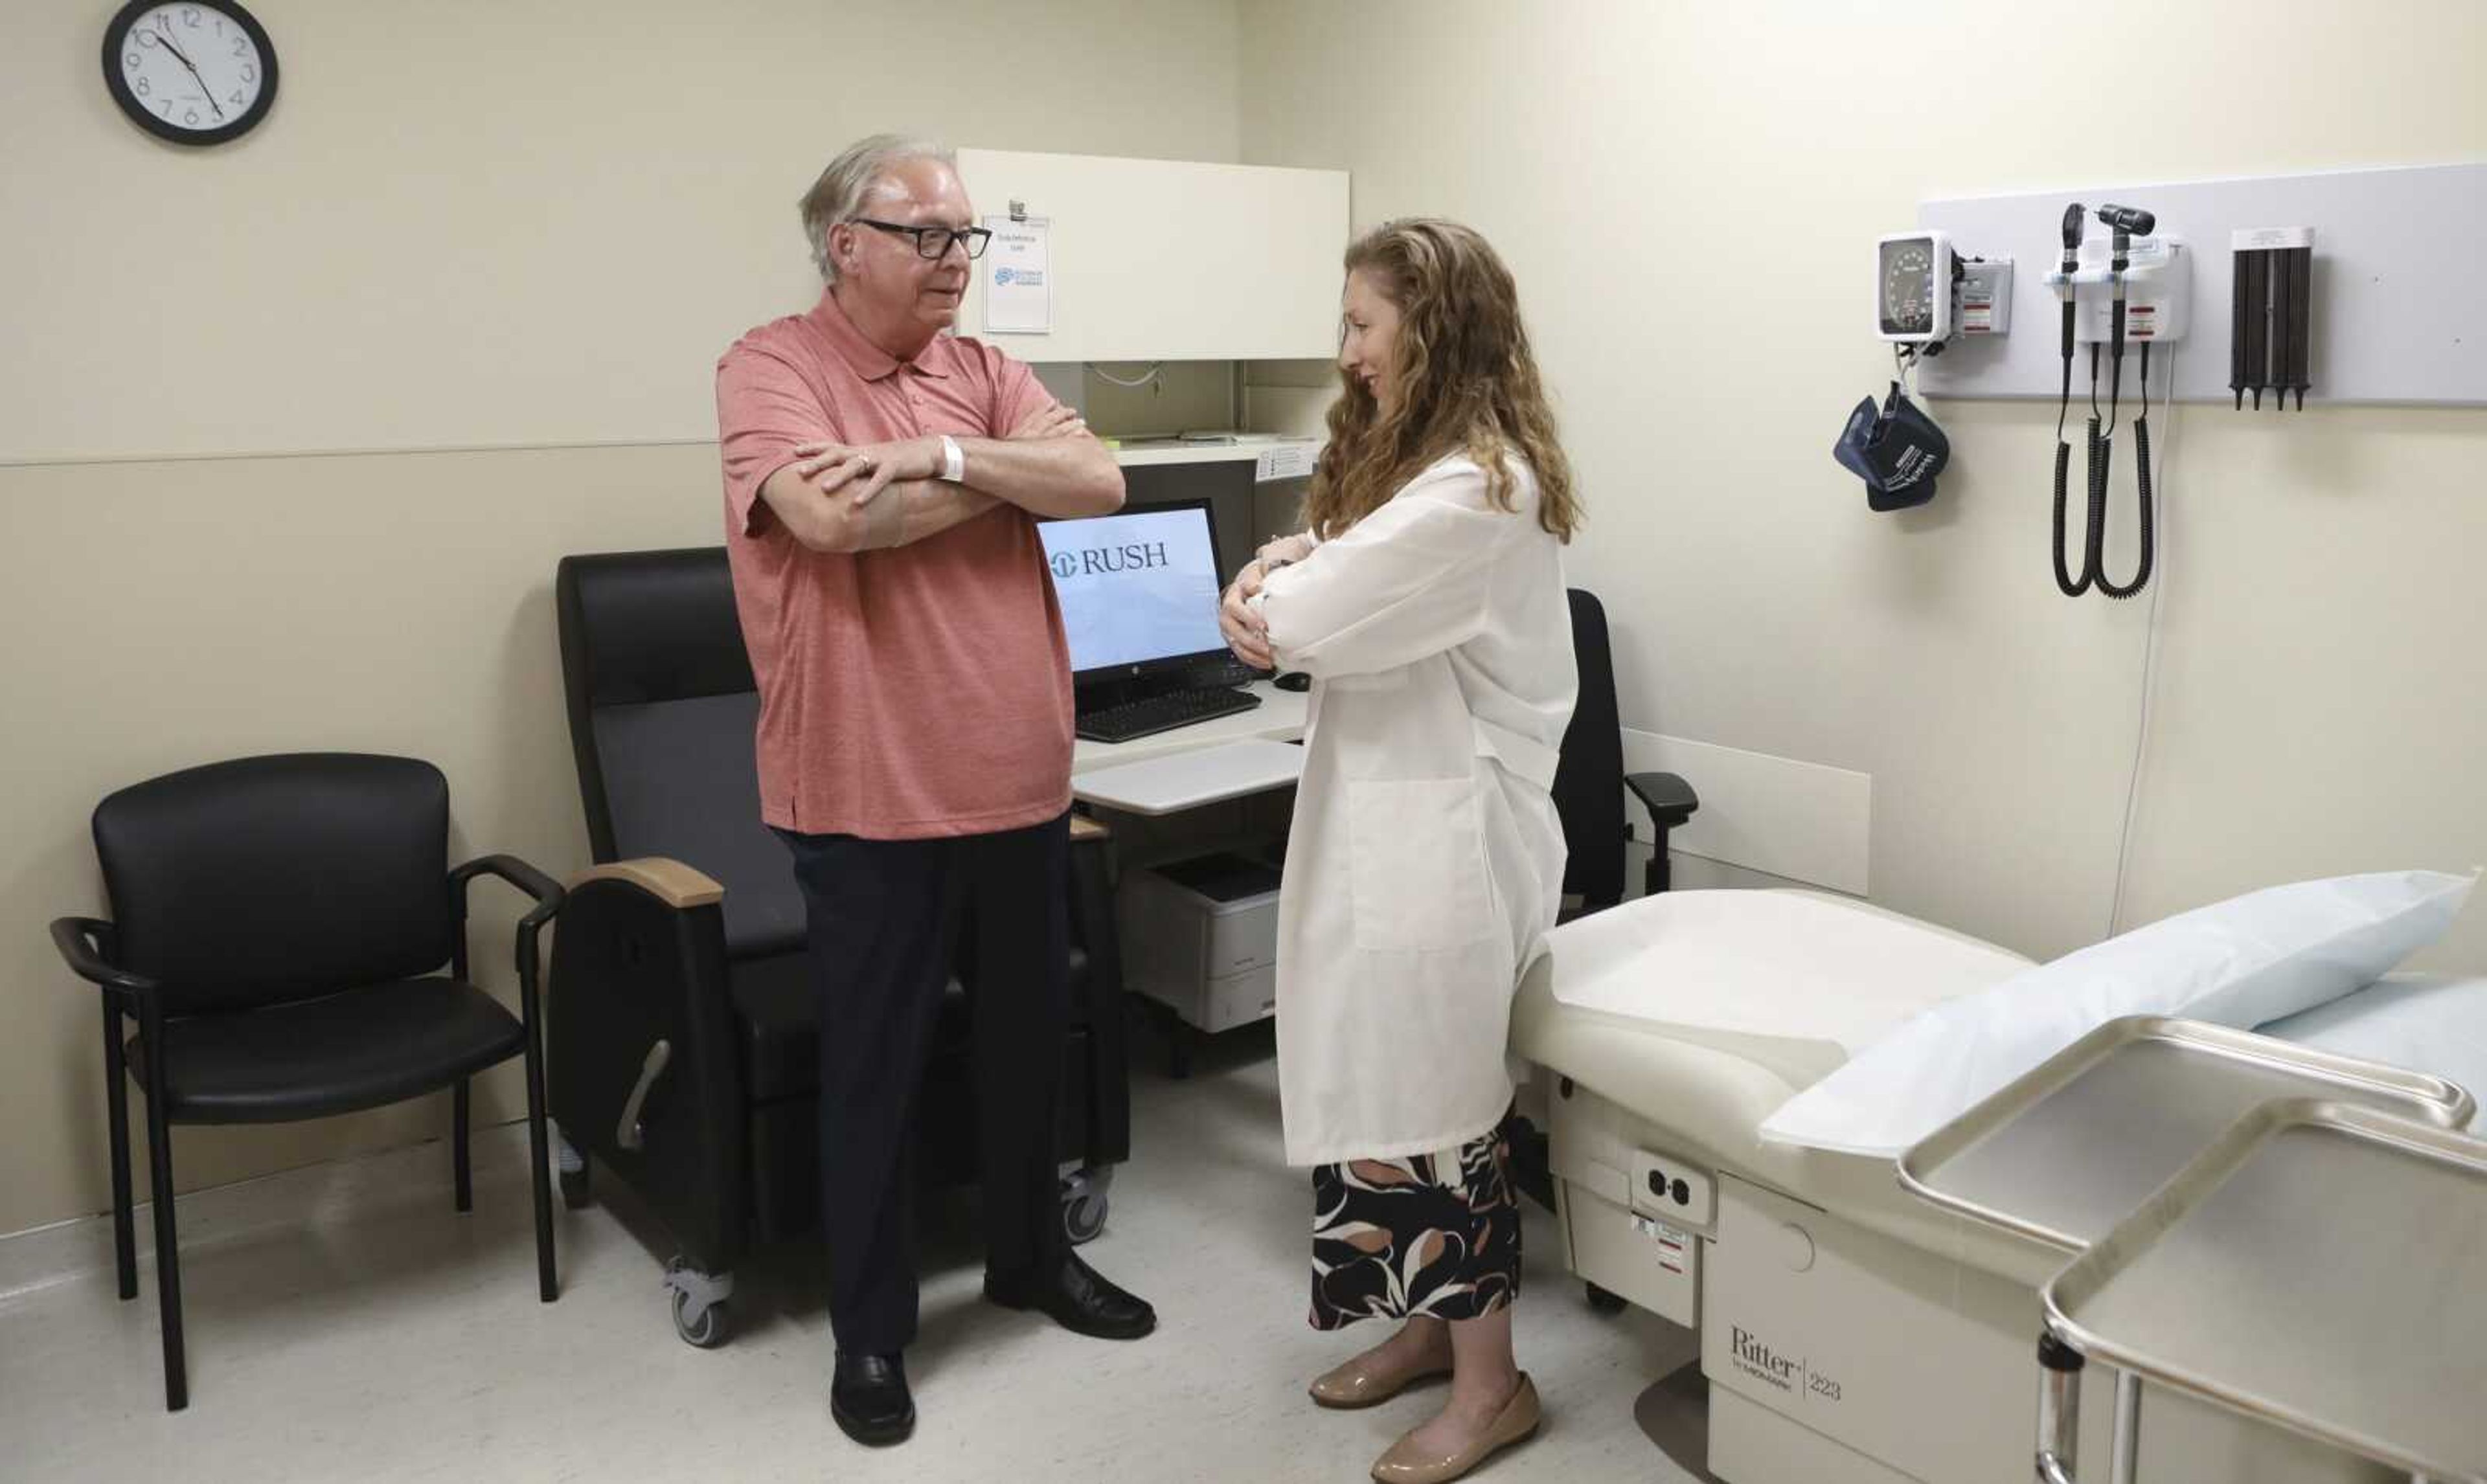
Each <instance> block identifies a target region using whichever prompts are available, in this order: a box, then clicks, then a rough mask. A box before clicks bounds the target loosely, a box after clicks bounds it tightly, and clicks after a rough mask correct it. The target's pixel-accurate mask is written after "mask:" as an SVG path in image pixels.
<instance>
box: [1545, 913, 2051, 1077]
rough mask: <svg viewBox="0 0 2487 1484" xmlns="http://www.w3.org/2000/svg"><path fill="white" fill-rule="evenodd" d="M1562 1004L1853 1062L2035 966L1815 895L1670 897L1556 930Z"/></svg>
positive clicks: (1552, 939) (1550, 941) (1553, 942)
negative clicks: (1774, 1042)
mask: <svg viewBox="0 0 2487 1484" xmlns="http://www.w3.org/2000/svg"><path fill="white" fill-rule="evenodd" d="M1547 948H1548V951H1549V953H1550V955H1551V960H1552V962H1551V970H1552V973H1551V986H1550V987H1551V990H1552V992H1553V995H1554V998H1555V999H1556V1000H1558V1001H1560V1002H1561V1003H1565V1004H1568V1005H1572V1006H1575V1007H1577V1008H1580V1009H1588V1010H1600V1011H1604V1012H1606V1013H1608V1014H1613V1015H1620V1016H1627V1017H1630V1018H1632V1019H1635V1020H1641V1021H1647V1022H1650V1023H1653V1024H1655V1025H1660V1026H1679V1027H1683V1028H1685V1029H1688V1030H1691V1031H1713V1032H1726V1033H1730V1034H1737V1035H1762V1036H1777V1037H1783V1038H1795V1039H1802V1040H1816V1041H1830V1042H1832V1043H1834V1044H1836V1045H1838V1046H1839V1047H1840V1048H1841V1049H1842V1050H1844V1051H1845V1052H1846V1053H1847V1054H1848V1055H1850V1056H1852V1057H1853V1056H1855V1055H1856V1054H1857V1053H1858V1052H1859V1051H1861V1050H1863V1049H1864V1048H1866V1047H1868V1046H1871V1045H1873V1044H1874V1043H1875V1042H1876V1041H1877V1040H1879V1039H1881V1038H1882V1037H1883V1036H1884V1035H1885V1034H1886V1032H1888V1031H1891V1030H1892V1029H1894V1028H1895V1027H1897V1026H1898V1025H1899V1024H1900V1023H1901V1022H1903V1021H1905V1020H1907V1019H1908V1018H1909V1017H1910V1016H1912V1015H1914V1014H1915V1013H1916V1012H1918V1011H1919V1010H1922V1009H1924V1008H1926V1007H1927V1006H1928V1005H1932V1004H1937V1003H1942V1001H1945V1000H1948V999H1951V998H1953V997H1954V996H1957V995H1965V994H1969V993H1971V992H1973V991H1976V990H1981V989H1984V988H1986V987H1988V986H1989V985H1992V984H1995V983H1997V982H1998V981H2000V980H2002V979H2005V978H2008V977H2010V976H2013V975H2015V974H2018V973H2020V972H2021V971H2023V970H2025V969H2026V968H2028V967H2029V962H2028V960H2026V959H2025V958H2022V957H2021V956H2020V955H2018V954H2016V953H2012V952H2009V951H2007V950H2005V949H2002V948H1996V947H1994V946H1993V945H1990V944H1984V943H1979V942H1977V941H1976V940H1974V939H1970V938H1965V937H1962V936H1960V935H1958V934H1955V933H1951V932H1948V931H1946V930H1944V929H1942V928H1939V927H1935V926H1932V925H1930V924H1927V923H1923V922H1917V921H1912V920H1910V919H1908V918H1903V917H1899V916H1897V915H1895V914H1890V913H1886V912H1883V911H1880V910H1878V909H1875V908H1873V907H1870V906H1866V905H1864V904H1861V903H1851V902H1847V901H1843V900H1841V899H1839V898H1836V897H1830V896H1825V895H1821V894H1818V893H1809V892H1778V891H1713V892H1669V893H1665V894H1663V895H1661V896H1655V897H1646V898H1643V899H1641V900H1639V901H1635V902H1628V903H1626V904H1625V905H1623V906H1621V907H1615V908H1610V909H1608V910H1607V911H1605V912H1599V913H1593V914H1591V915H1589V916H1588V917H1584V918H1580V919H1579V920H1577V921H1572V922H1568V923H1565V924H1564V925H1563V926H1561V927H1557V928H1555V929H1554V930H1553V931H1552V932H1551V933H1550V934H1548V935H1547Z"/></svg>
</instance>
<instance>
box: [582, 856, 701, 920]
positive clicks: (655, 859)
mask: <svg viewBox="0 0 2487 1484" xmlns="http://www.w3.org/2000/svg"><path fill="white" fill-rule="evenodd" d="M592 881H619V882H623V883H626V884H628V885H629V886H634V887H637V888H638V889H639V890H640V891H642V892H645V893H648V894H649V895H650V896H653V897H655V898H657V900H658V901H660V902H663V903H664V904H665V905H666V906H668V907H672V908H675V909H677V910H682V909H685V908H690V907H707V906H713V905H714V904H715V903H717V902H721V901H723V900H725V888H724V887H722V886H719V885H718V884H717V883H716V881H715V879H714V878H713V877H711V876H709V875H708V874H707V873H706V872H704V871H701V870H699V869H698V868H696V867H694V866H685V865H684V864H683V863H682V862H680V861H676V860H672V859H670V858H668V857H665V856H660V855H652V856H641V857H639V858H638V859H636V860H630V861H607V862H605V863H604V864H603V865H601V866H590V867H588V868H587V869H586V870H583V871H580V872H579V873H578V874H577V875H575V876H573V877H571V878H570V890H572V891H573V892H575V891H577V890H578V889H579V888H580V887H583V886H585V885H587V884H588V883H589V882H592Z"/></svg>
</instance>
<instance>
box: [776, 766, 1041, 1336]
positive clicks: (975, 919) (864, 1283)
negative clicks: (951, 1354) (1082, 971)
mask: <svg viewBox="0 0 2487 1484" xmlns="http://www.w3.org/2000/svg"><path fill="white" fill-rule="evenodd" d="M778 835H779V836H780V838H783V839H784V840H785V841H786V845H787V848H788V849H789V850H791V851H792V852H793V853H794V857H795V879H796V882H798V883H799V884H800V885H801V887H802V889H803V901H804V905H805V908H806V911H807V919H808V926H809V930H810V937H811V955H812V970H813V977H814V981H815V983H816V984H817V985H818V988H819V994H820V1005H821V1220H822V1225H823V1227H824V1234H825V1235H826V1237H827V1239H828V1245H829V1325H830V1328H831V1329H832V1330H833V1331H834V1332H835V1333H836V1335H837V1344H838V1349H839V1350H841V1351H844V1352H847V1353H849V1354H859V1355H888V1354H895V1353H896V1352H898V1351H901V1350H904V1349H905V1348H906V1347H907V1345H908V1342H909V1341H910V1340H912V1339H913V1338H914V1337H915V1321H916V1287H915V1242H914V1220H915V1210H914V1208H915V1189H914V1187H915V1164H916V1156H915V1147H914V1146H915V1139H914V1129H915V1113H916V1105H917V1101H918V1098H919V1094H920V1090H921V1088H922V1086H923V1083H924V1068H925V1064H926V1062H927V1060H928V1059H929V1058H930V1057H931V1054H932V1051H933V1037H934V1028H935V1025H936V1021H937V1019H938V1017H939V1014H940V1008H941V997H942V993H943V991H944V989H945V988H946V986H947V984H948V982H949V978H950V974H951V970H952V967H953V966H954V964H955V963H956V962H957V961H958V959H959V956H960V954H959V949H960V948H961V947H962V946H963V942H964V946H966V947H968V948H970V952H971V957H972V961H973V963H974V965H975V973H974V976H973V978H972V981H971V982H970V984H969V986H968V989H969V994H970V996H971V999H972V1005H971V1012H972V1013H971V1019H972V1021H973V1023H974V1028H975V1030H974V1038H975V1044H974V1047H973V1051H972V1057H973V1083H974V1087H975V1093H976V1102H977V1145H978V1151H977V1152H978V1165H979V1168H980V1171H981V1176H982V1184H983V1194H984V1214H985V1267H986V1271H988V1272H990V1273H1009V1272H1015V1271H1019V1270H1021V1269H1024V1268H1027V1267H1030V1266H1033V1265H1035V1264H1037V1263H1040V1262H1046V1261H1050V1260H1052V1259H1054V1258H1055V1257H1056V1256H1057V1255H1058V1254H1059V1252H1060V1251H1061V1250H1062V1216H1061V1206H1060V1197H1059V1195H1057V1194H1056V1174H1055V1169H1056V1164H1055V1150H1054V1127H1055V1123H1056V1113H1057V1111H1058V1108H1059V1105H1060V1102H1061V1097H1062V1086H1061V1084H1062V1042H1063V1037H1064V1035H1065V1034H1066V1032H1067V1030H1068V1022H1069V1018H1070V1013H1071V990H1070V921H1069V907H1068V903H1067V892H1068V887H1067V877H1068V874H1069V871H1070V852H1071V821H1070V816H1069V815H1068V814H1065V815H1063V816H1062V817H1060V818H1058V819H1053V820H1050V821H1048V822H1047V823H1045V824H1041V825H1036V826H1032V827H1030V828H1028V829H1023V830H1010V831H1005V832H1002V833H999V834H994V835H971V836H959V837H953V838H943V839H915V840H868V839H858V838H854V837H852V836H846V835H796V834H793V833H790V832H787V831H783V830H781V831H779V832H778ZM963 935H972V939H971V940H963Z"/></svg>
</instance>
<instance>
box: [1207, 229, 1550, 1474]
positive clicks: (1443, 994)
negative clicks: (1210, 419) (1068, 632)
mask: <svg viewBox="0 0 2487 1484" xmlns="http://www.w3.org/2000/svg"><path fill="white" fill-rule="evenodd" d="M1347 270H1348V272H1347V287H1346V290H1345V292H1344V294H1343V295H1342V307H1343V310H1344V319H1345V323H1344V326H1343V329H1342V338H1341V349H1340V355H1339V367H1340V370H1341V371H1342V372H1343V373H1344V374H1343V377H1342V379H1343V381H1344V383H1345V385H1344V387H1343V389H1342V391H1341V394H1340V397H1339V399H1338V401H1337V403H1336V405H1335V406H1334V407H1333V408H1332V409H1331V412H1330V415H1329V442H1328V446H1327V448H1326V449H1325V450H1324V451H1323V453H1322V456H1321V462H1320V464H1319V466H1318V468H1317V469H1316V471H1315V473H1314V475H1313V479H1312V485H1311V490H1310V492H1309V494H1308V495H1307V497H1306V500H1305V526H1306V530H1305V531H1304V533H1303V534H1301V535H1299V536H1289V537H1286V538H1285V539H1283V540H1277V541H1272V542H1271V543H1270V545H1268V546H1266V547H1264V548H1263V549H1262V551H1261V554H1260V556H1259V557H1258V558H1256V559H1255V560H1254V561H1253V562H1252V563H1251V564H1249V565H1247V566H1246V567H1245V568H1244V570H1243V571H1242V572H1241V573H1240V574H1239V575H1238V576H1237V578H1236V580H1235V584H1234V586H1233V587H1231V588H1229V589H1228V590H1227V592H1226V595H1225V599H1224V602H1223V604H1222V606H1221V613H1220V617H1221V621H1222V622H1223V624H1224V627H1225V632H1226V637H1227V639H1228V641H1229V642H1230V643H1231V644H1232V645H1233V646H1235V649H1236V652H1237V653H1238V654H1239V655H1241V656H1242V657H1243V658H1244V660H1245V661H1246V662H1248V663H1252V664H1255V665H1262V666H1268V665H1271V664H1274V665H1275V666H1276V667H1277V668H1279V669H1282V670H1290V671H1297V672H1300V673H1306V674H1309V675H1310V676H1311V677H1312V680H1313V685H1312V693H1311V698H1310V711H1309V713H1308V724H1307V729H1306V733H1305V739H1304V750H1305V757H1304V768H1303V778H1302V782H1301V783H1300V784H1299V788H1298V790H1297V794H1296V811H1295V822H1294V827H1293V829H1292V831H1291V832H1290V836H1289V840H1288V845H1287V862H1286V874H1285V885H1284V887H1283V889H1282V890H1281V892H1280V893H1279V899H1278V903H1279V904H1278V1076H1279V1095H1280V1103H1281V1107H1282V1111H1283V1114H1284V1118H1285V1123H1286V1143H1287V1157H1288V1161H1289V1163H1291V1164H1298V1165H1311V1166H1314V1167H1316V1168H1315V1170H1314V1179H1313V1185H1314V1200H1315V1210H1314V1242H1313V1285H1312V1286H1313V1313H1312V1319H1313V1323H1314V1325H1315V1326H1316V1327H1317V1328H1320V1329H1325V1330H1327V1329H1334V1328H1337V1327H1340V1326H1343V1325H1346V1324H1350V1323H1353V1322H1355V1321H1356V1320H1358V1319H1366V1318H1386V1319H1394V1320H1399V1321H1402V1326H1401V1328H1400V1329H1399V1330H1398V1332H1397V1333H1394V1334H1393V1335H1392V1336H1391V1337H1390V1338H1389V1339H1387V1340H1385V1341H1383V1343H1381V1344H1379V1345H1377V1346H1375V1347H1374V1348H1372V1349H1370V1350H1368V1351H1365V1352H1364V1353H1363V1354H1361V1355H1358V1356H1356V1357H1355V1359H1353V1360H1348V1361H1347V1362H1346V1363H1344V1364H1342V1365H1340V1366H1339V1367H1338V1368H1336V1369H1335V1370H1332V1371H1331V1372H1329V1373H1328V1374H1327V1375H1325V1376H1323V1377H1322V1378H1321V1379H1320V1380H1319V1381H1317V1382H1315V1383H1314V1385H1313V1397H1314V1399H1315V1400H1316V1401H1319V1402H1321V1403H1323V1404H1324V1405H1326V1406H1333V1407H1355V1406H1368V1405H1371V1404H1373V1403H1375V1402H1379V1401H1383V1400H1386V1399H1388V1398H1389V1397H1391V1396H1393V1395H1395V1394H1397V1393H1398V1392H1399V1391H1400V1390H1401V1389H1403V1388H1406V1387H1407V1386H1409V1385H1411V1383H1413V1382H1415V1381H1419V1380H1424V1379H1428V1378H1432V1377H1438V1376H1440V1375H1442V1374H1443V1373H1445V1372H1448V1373H1449V1374H1450V1376H1451V1388H1450V1398H1449V1401H1448V1403H1447V1404H1446V1405H1445V1407H1444V1408H1443V1410H1442V1412H1441V1414H1440V1415H1438V1416H1436V1417H1435V1418H1433V1419H1432V1420H1431V1421H1429V1422H1427V1423H1426V1424H1425V1425H1423V1426H1422V1427H1419V1428H1417V1429H1416V1430H1414V1431H1413V1432H1411V1433H1410V1434H1409V1435H1408V1436H1407V1437H1405V1438H1403V1439H1401V1440H1400V1442H1399V1443H1397V1444H1396V1445H1395V1446H1393V1447H1392V1448H1391V1449H1390V1451H1389V1452H1388V1453H1386V1454H1384V1455H1383V1458H1382V1460H1381V1461H1380V1462H1379V1463H1377V1464H1376V1465H1375V1466H1374V1476H1375V1477H1376V1478H1378V1479H1383V1480H1385V1481H1436V1480H1444V1479H1451V1478H1456V1477H1458V1476H1459V1475H1461V1474H1463V1473H1465V1472H1467V1470H1469V1469H1472V1468H1474V1467H1475V1466H1476V1465H1477V1464H1478V1463H1480V1462H1482V1461H1483V1460H1484V1459H1485V1458H1486V1457H1487V1456H1488V1455H1490V1454H1492V1453H1493V1452H1494V1451H1495V1450H1496V1449H1497V1448H1500V1447H1502V1446H1504V1445H1506V1444H1508V1443H1515V1442H1518V1441H1519V1440H1521V1439H1523V1438H1525V1437H1527V1436H1528V1435H1529V1434H1530V1433H1532V1432H1533V1431H1534V1430H1535V1428H1536V1425H1537V1418H1538V1401H1537V1393H1536V1390H1535V1388H1534V1387H1533V1386H1531V1384H1530V1383H1529V1380H1528V1378H1527V1376H1526V1375H1525V1374H1523V1372H1522V1371H1521V1370H1520V1369H1519V1367H1518V1365H1517V1364H1516V1362H1515V1360H1514V1358H1513V1355H1512V1346H1511V1304H1512V1301H1513V1300H1514V1299H1515V1298H1516V1297H1517V1296H1518V1292H1519V1280H1520V1209H1519V1203H1518V1198H1517V1195H1516V1194H1515V1192H1514V1190H1513V1187H1512V1185H1511V1182H1510V1179H1509V1174H1508V1171H1507V1168H1506V1167H1507V1163H1508V1155H1509V1151H1508V1147H1507V1144H1506V1143H1505V1141H1504V1140H1503V1137H1502V1134H1501V1128H1502V1124H1503V1122H1504V1119H1505V1117H1506V1115H1507V1113H1508V1112H1509V1109H1510V1105H1511V1097H1512V1084H1511V1080H1510V1075H1509V1073H1508V1071H1507V1070H1506V1065H1507V1063H1506V1061H1505V1057H1504V1047H1505V1042H1506V1039H1507V1035H1508V1028H1509V1018H1510V1007H1511V997H1512V990H1513V986H1514V984H1515V983H1516V982H1517V980H1518V976H1519V974H1520V971H1521V970H1522V969H1523V968H1524V967H1525V966H1526V964H1527V962H1528V961H1529V960H1530V959H1531V958H1532V957H1534V956H1535V954H1536V953H1537V952H1538V951H1540V943H1541V940H1542V937H1543V935H1544V933H1545V931H1546V929H1548V928H1549V927H1551V926H1552V925H1553V923H1554V916H1555V910H1556V908H1557V906H1558V904H1559V902H1560V899H1561V893H1562V879H1563V834H1562V826H1561V823H1560V821H1559V820H1558V818H1557V816H1556V814H1555V811H1554V804H1553V799H1552V797H1551V794H1550V792H1549V788H1550V787H1551V784H1552V783H1553V778H1554V763H1555V751H1556V748H1557V747H1558V745H1559V744H1560V743H1561V740H1562V736H1563V729H1564V728H1565V727H1566V726H1567V725H1568V724H1569V722H1570V720H1571V715H1572V704H1573V701H1574V698H1575V696H1576V694H1577V691H1578V689H1579V685H1578V675H1577V673H1576V670H1575V667H1574V664H1573V657H1572V630H1571V620H1570V611H1569V608H1568V606H1567V602H1566V599H1565V596H1564V591H1563V573H1562V563H1561V560H1560V549H1561V546H1562V543H1563V542H1564V541H1565V540H1566V539H1568V538H1569V537H1570V536H1571V534H1572V531H1573V528H1574V527H1575V526H1576V525H1577V524H1578V523H1579V506H1578V504H1577V503H1576V501H1575V499H1574V497H1573V493H1572V481H1571V471H1570V467H1569V465H1568V464H1567V463H1566V461H1565V459H1564V457H1563V453H1562V450H1561V448H1560V447H1559V446H1558V444H1557V443H1556V441H1555V433H1554V422H1553V418H1552V416H1551V413H1550V411H1549V410H1548V407H1547V404H1546V397H1545V393H1544V391H1543V389H1542V387H1541V385H1540V383H1539V380H1538V375H1537V368H1536V365H1535V362H1534V360H1533V359H1532V357H1531V356H1530V353H1529V347H1528V340H1527V336H1526V334H1525V333H1524V331H1523V328H1522V324H1521V318H1520V309H1519V299H1518V294H1517V292H1516V290H1515V289H1514V288H1513V285H1512V280H1511V275H1510V273H1509V272H1508V271H1507V270H1506V269H1505V268H1504V267H1503V265H1502V262H1501V261H1500V260H1499V259H1497V258H1496V257H1495V253H1494V250H1493V249H1492V248H1491V247H1489V246H1488V245H1487V244H1486V241H1485V239H1484V238H1483V237H1481V236H1479V235H1477V234H1475V233H1474V232H1471V231H1469V230H1468V229H1467V228H1465V227H1461V226H1459V225H1457V224H1455V223H1450V222H1440V221H1421V220H1419V221H1400V222H1392V223H1389V224H1387V225H1385V226H1383V227H1382V228H1380V229H1378V230H1376V231H1375V232H1373V233H1372V234H1369V235H1367V236H1365V237H1363V238H1362V239H1360V240H1358V241H1357V242H1356V243H1355V245H1354V246H1353V247H1351V248H1350V249H1349V250H1348V254H1347Z"/></svg>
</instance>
